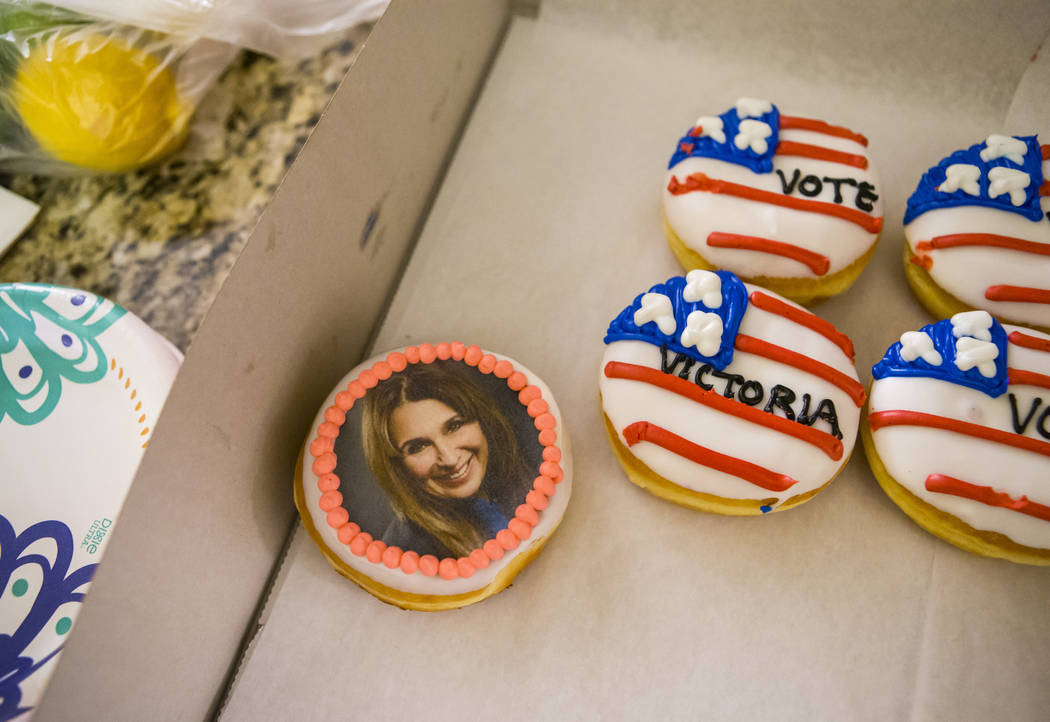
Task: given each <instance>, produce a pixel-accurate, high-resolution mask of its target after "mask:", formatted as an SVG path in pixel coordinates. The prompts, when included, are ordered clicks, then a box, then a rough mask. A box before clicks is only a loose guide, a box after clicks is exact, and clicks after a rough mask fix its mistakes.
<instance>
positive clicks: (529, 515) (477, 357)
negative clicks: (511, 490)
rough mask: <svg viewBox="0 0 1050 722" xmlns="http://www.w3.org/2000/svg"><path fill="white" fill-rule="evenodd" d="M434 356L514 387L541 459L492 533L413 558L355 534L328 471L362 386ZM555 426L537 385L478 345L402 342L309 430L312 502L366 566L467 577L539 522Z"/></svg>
mask: <svg viewBox="0 0 1050 722" xmlns="http://www.w3.org/2000/svg"><path fill="white" fill-rule="evenodd" d="M438 359H441V360H442V361H445V360H448V359H452V360H454V361H462V362H463V363H465V364H467V365H468V366H472V367H474V368H476V369H477V370H478V371H480V372H481V373H483V374H492V375H494V376H496V377H497V378H501V379H505V380H506V383H507V386H508V387H509V388H510V389H511V390H512V391H517V392H518V401H519V402H521V405H522V406H524V407H525V409H526V411H527V412H528V414H529V416H531V417H532V419H533V424H534V426H535V427H536V429H537V431H538V432H539V434H538V439H539V442H540V445H541V446H543V462H542V463H541V464H540V468H539V472H540V473H539V476H537V477H536V479H535V480H534V481H533V483H532V489H531V490H530V491H529V493H528V494H526V496H525V503H523V504H521V505H519V506H518V508H517V509H516V510H515V513H514V518H513V519H511V520H510V521H509V522H508V523H507V526H506V528H504V529H501V530H500V531H499V532H498V533H497V534H496V536H495V537H493V538H492V539H489V540H487V541H486V542H485V543H484V544H482V545H481V547H479V548H477V549H474V550H473V551H472V552H470V554H468V555H467V556H464V557H459V558H458V559H456V558H453V557H446V558H444V559H438V558H437V557H435V556H433V555H432V554H426V555H424V556H419V554H417V553H416V552H414V551H404V550H402V549H401V548H399V547H396V546H387V545H386V544H384V543H383V542H382V541H380V540H378V539H373V538H372V535H371V534H369V533H368V532H364V531H361V527H359V526H358V525H357V524H355V523H354V522H352V521H350V513H349V512H348V511H347V510H346V509H345V508H344V507H343V506H342V504H343V495H342V494H341V493H339V482H340V480H339V477H338V476H336V474H335V473H334V471H335V467H336V456H335V452H334V451H333V449H334V444H335V439H336V438H337V437H338V436H339V432H340V430H341V428H342V425H343V423H344V422H345V421H346V412H347V411H349V410H350V409H351V408H352V407H353V405H354V402H355V401H356V400H357V399H360V398H363V397H364V396H365V394H367V393H368V390H369V389H371V388H373V387H375V386H376V385H377V384H378V383H379V382H380V381H384V380H386V379H388V378H390V376H391V375H392V374H394V373H397V372H400V371H403V370H404V369H405V368H406V367H407V366H408V365H409V364H416V363H424V364H429V363H433V362H434V361H435V360H438ZM556 425H557V421H556V419H555V418H554V415H553V414H552V413H550V405H549V404H548V403H547V401H546V400H545V399H544V398H543V393H542V392H541V391H540V389H539V387H538V386H535V385H533V384H530V383H529V382H528V378H527V377H526V376H525V374H523V373H522V372H521V371H518V370H516V369H515V368H514V364H512V363H511V362H510V361H508V360H506V359H502V360H497V359H496V357H495V356H493V355H492V354H489V353H485V352H484V351H483V350H482V349H481V347H479V346H464V345H463V344H462V343H460V342H459V341H453V342H451V343H444V342H443V343H439V344H436V345H435V344H429V343H423V344H420V345H418V346H409V347H408V348H406V349H404V350H403V351H394V352H392V353H390V354H388V355H387V356H386V358H385V359H383V360H381V361H376V362H375V363H374V364H372V366H371V367H370V368H367V369H365V370H364V371H362V372H361V373H360V374H358V375H357V377H356V378H354V379H352V380H351V381H350V383H349V384H347V387H346V389H344V390H342V391H340V392H339V393H337V394H336V395H335V404H334V405H332V406H329V407H328V408H327V409H325V412H324V421H322V422H321V423H320V424H319V425H318V427H317V434H316V436H314V438H313V440H312V441H311V442H310V445H309V452H310V455H311V456H312V457H314V462H313V464H312V465H311V467H310V470H311V472H312V473H313V474H314V476H316V477H317V488H318V489H319V490H320V491H321V497H320V499H319V500H318V502H317V506H318V508H319V509H320V510H321V511H322V512H323V513H324V514H325V519H326V521H327V523H328V526H330V527H332V528H333V529H335V530H336V534H337V535H338V538H339V542H340V543H342V544H345V545H346V546H347V547H349V549H350V552H351V553H352V554H354V555H355V556H359V557H365V558H366V559H368V561H370V562H372V563H373V564H382V565H384V566H386V567H387V568H389V569H400V570H401V571H402V572H404V573H405V574H415V573H416V572H419V573H421V574H423V575H424V576H428V577H432V576H435V575H437V576H440V577H441V578H442V579H456V578H457V577H463V578H467V577H470V576H473V575H474V572H476V571H477V570H479V569H484V568H485V567H487V566H488V565H489V564H490V563H491V562H493V561H496V560H498V559H501V558H502V557H503V555H504V553H506V552H508V551H512V550H514V549H517V547H518V545H519V544H521V542H523V541H526V540H527V539H528V538H529V537H530V536H532V529H533V527H535V526H536V524H538V523H539V520H540V516H539V513H540V512H541V511H543V510H544V509H546V508H547V505H548V504H549V503H550V498H551V497H552V496H554V492H555V491H556V490H557V485H558V484H559V483H560V482H561V480H562V479H563V478H564V476H565V475H564V473H563V472H562V469H561V466H560V465H559V462H560V461H561V458H562V452H561V448H560V447H559V446H558V444H557V440H558V434H557V432H556V431H555V427H556Z"/></svg>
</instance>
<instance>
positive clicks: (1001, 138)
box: [981, 133, 1028, 165]
mask: <svg viewBox="0 0 1050 722" xmlns="http://www.w3.org/2000/svg"><path fill="white" fill-rule="evenodd" d="M984 145H985V147H984V148H983V149H982V150H981V160H983V161H984V162H985V163H987V162H988V161H991V160H995V159H996V158H1003V157H1005V158H1006V159H1007V160H1009V161H1011V162H1013V163H1016V164H1017V165H1023V164H1024V156H1025V153H1027V152H1028V146H1027V145H1026V144H1025V142H1024V141H1023V140H1018V139H1017V138H1013V137H1011V136H1009V135H999V134H998V133H993V134H992V135H990V136H988V138H987V139H986V140H985V141H984Z"/></svg>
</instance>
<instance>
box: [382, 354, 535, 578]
mask: <svg viewBox="0 0 1050 722" xmlns="http://www.w3.org/2000/svg"><path fill="white" fill-rule="evenodd" d="M451 363H456V362H441V361H437V362H434V363H431V364H425V365H423V364H417V365H412V366H409V367H407V368H405V369H404V371H401V372H400V373H395V374H394V375H393V376H391V377H390V378H389V379H387V380H385V381H382V382H381V383H379V385H377V386H376V387H375V388H373V389H371V390H370V391H369V392H368V394H367V395H366V396H365V397H364V399H363V402H364V411H363V418H362V422H361V439H362V443H363V446H364V452H365V459H366V461H367V463H368V467H369V468H370V469H371V471H372V474H373V475H374V476H375V479H376V481H377V482H378V483H379V486H380V487H381V488H382V489H383V491H385V492H386V496H387V498H388V500H389V502H390V506H391V508H392V510H393V513H394V519H393V521H391V522H390V523H389V525H388V526H387V528H386V530H385V531H384V532H383V533H382V536H381V537H380V538H381V539H382V541H383V542H384V543H386V544H387V545H388V546H398V547H400V548H401V549H403V550H412V551H415V552H417V553H419V554H420V555H423V554H434V555H435V556H437V557H439V558H441V557H447V556H452V557H462V556H466V555H467V554H469V553H470V552H471V551H472V550H474V549H477V548H479V547H480V546H481V545H482V544H484V542H485V541H486V540H488V539H491V538H493V537H494V536H495V535H496V533H497V532H498V531H500V530H501V529H503V528H505V527H506V526H507V522H508V521H509V520H510V519H511V518H512V517H513V515H514V510H515V509H516V508H517V506H518V505H519V504H521V503H523V502H524V500H525V495H526V494H527V493H528V490H529V489H530V487H531V485H532V479H533V477H534V476H535V473H533V472H534V471H535V470H530V467H529V466H528V464H527V463H526V461H525V458H524V456H523V454H522V450H521V448H520V445H519V443H518V439H517V434H516V433H515V430H514V426H513V425H512V423H511V422H510V421H508V419H507V416H506V413H505V412H504V410H503V409H501V405H500V404H499V403H498V402H497V401H496V399H494V398H492V397H490V396H489V395H487V394H486V393H485V392H484V391H483V390H482V389H481V388H480V387H479V386H478V385H477V384H475V383H473V382H472V381H471V380H470V379H468V377H467V375H466V374H474V375H477V376H479V377H481V376H482V374H480V373H479V372H477V371H475V370H473V369H470V367H464V368H465V369H466V374H464V373H463V372H461V370H452V369H451V368H449V366H448V364H451ZM503 388H504V389H505V390H506V387H505V385H504V386H503ZM507 393H508V395H509V397H510V399H511V401H510V402H509V403H506V404H503V406H506V407H509V410H511V412H512V413H516V414H520V415H523V416H524V418H525V419H526V420H528V415H527V413H526V412H525V410H524V408H523V407H522V406H521V405H520V404H518V402H517V399H516V396H515V395H513V392H510V391H509V390H507ZM515 407H516V408H515Z"/></svg>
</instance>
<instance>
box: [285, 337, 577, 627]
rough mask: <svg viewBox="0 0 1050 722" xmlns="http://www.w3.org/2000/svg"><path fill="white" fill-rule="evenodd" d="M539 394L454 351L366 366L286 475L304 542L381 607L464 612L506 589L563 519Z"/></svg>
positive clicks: (480, 355)
mask: <svg viewBox="0 0 1050 722" xmlns="http://www.w3.org/2000/svg"><path fill="white" fill-rule="evenodd" d="M566 444H567V440H566V436H565V431H564V428H563V424H562V419H561V414H560V412H559V410H558V406H557V404H555V402H554V399H553V397H552V395H551V391H550V389H549V388H548V387H547V386H546V384H544V383H543V381H541V380H540V379H539V378H538V377H536V375H535V374H533V373H532V372H530V371H529V370H528V369H526V368H524V367H523V366H521V365H520V364H519V363H517V362H516V361H512V360H511V359H509V358H507V357H505V356H501V355H499V354H494V353H490V352H488V351H484V350H483V349H481V348H479V347H478V346H465V345H463V344H462V343H459V342H453V343H438V344H430V343H424V344H420V345H418V346H409V347H407V348H403V349H399V350H397V351H393V352H391V353H389V354H384V355H381V356H377V357H375V358H373V359H370V360H368V361H365V362H364V363H363V364H361V365H359V366H358V367H357V368H355V369H353V370H352V371H351V372H350V373H349V374H347V376H346V377H345V378H344V379H343V380H342V381H341V382H340V383H339V384H338V385H337V386H336V388H335V389H334V390H333V391H332V392H331V394H329V396H328V398H327V399H326V400H325V402H324V404H322V406H321V410H320V411H319V412H318V414H317V416H316V418H315V419H314V423H313V426H312V427H311V431H310V433H309V435H308V437H307V440H306V444H305V446H304V449H303V453H302V455H301V456H300V461H299V465H298V468H297V470H296V474H295V502H296V506H297V507H298V509H299V513H300V516H301V518H302V521H303V524H304V526H305V527H306V530H307V532H308V533H309V534H310V536H311V538H312V539H313V540H314V542H316V543H317V545H318V547H320V549H321V551H322V552H323V554H324V555H325V557H326V558H327V559H328V561H329V562H330V563H331V564H332V566H334V567H335V569H336V570H337V571H338V572H340V573H341V574H343V575H344V576H346V577H348V578H349V579H351V580H353V581H354V582H356V583H357V584H358V585H360V586H361V587H363V588H364V589H365V590H367V591H368V592H370V593H372V594H373V595H375V596H376V597H378V598H379V599H381V600H383V601H384V602H388V603H390V604H394V605H396V606H399V607H402V608H405V609H416V610H424V611H436V610H442V609H451V608H454V607H461V606H464V605H467V604H472V603H474V602H477V601H481V600H482V599H485V598H486V597H488V596H491V595H492V594H495V593H496V592H498V591H500V590H501V589H503V588H505V587H506V586H508V585H509V584H510V583H511V581H512V580H513V579H514V577H515V575H516V574H517V573H518V572H519V571H521V569H522V568H524V567H525V565H526V564H528V563H529V561H531V560H532V559H533V558H534V557H535V556H536V554H538V553H539V551H540V549H541V548H542V547H543V544H544V543H545V541H546V540H547V538H548V537H549V536H550V535H551V534H552V533H553V532H554V530H555V528H556V527H557V526H558V523H559V521H560V520H561V517H562V514H563V513H564V511H565V508H566V505H567V504H568V501H569V496H570V494H571V491H572V463H571V460H570V457H569V454H568V449H567V446H566Z"/></svg>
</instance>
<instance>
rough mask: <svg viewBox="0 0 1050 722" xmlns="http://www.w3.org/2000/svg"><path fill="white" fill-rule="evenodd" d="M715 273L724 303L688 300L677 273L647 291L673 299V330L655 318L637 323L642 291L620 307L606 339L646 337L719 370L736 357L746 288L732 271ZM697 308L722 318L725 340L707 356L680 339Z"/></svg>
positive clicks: (656, 343) (606, 340) (683, 283)
mask: <svg viewBox="0 0 1050 722" xmlns="http://www.w3.org/2000/svg"><path fill="white" fill-rule="evenodd" d="M714 273H715V274H716V275H717V276H718V277H719V278H720V279H721V281H722V305H721V306H719V307H718V308H709V307H708V306H706V305H704V303H703V302H702V301H695V302H694V301H686V300H685V299H684V298H683V297H682V292H683V291H684V289H685V286H686V279H685V277H684V276H675V277H674V278H670V279H668V280H667V281H666V282H665V283H658V284H656V285H655V286H653V287H652V288H650V289H649V291H648V293H659V294H663V295H665V296H667V297H668V298H669V299H670V300H671V308H672V312H673V315H674V321H675V330H674V333H671V334H666V333H664V332H663V331H661V330H660V328H659V327H658V326H657V323H656V321H647V322H645V323H643V324H642V325H641V326H637V325H636V324H635V323H634V315H635V312H636V311H638V310H639V309H640V308H641V307H642V297H643V296H644V295H645V294H644V293H640V294H638V295H637V296H636V297H635V299H634V301H633V302H632V303H631V305H629V306H628V307H627V308H625V309H624V310H623V311H621V312H620V313H619V314H618V315H617V316H616V318H614V319H613V321H612V323H610V324H609V329H608V331H606V334H605V343H612V342H613V341H624V340H635V341H645V342H646V343H651V344H653V345H654V346H666V347H667V348H668V349H669V350H671V351H675V352H677V353H682V354H685V355H686V356H688V357H690V358H693V359H695V360H697V361H700V362H701V363H709V364H711V365H712V366H713V367H714V368H716V369H718V370H722V369H724V368H725V367H726V366H728V365H729V364H730V363H732V361H733V348H734V345H735V343H736V336H737V332H738V331H739V330H740V322H741V321H742V320H743V318H744V313H745V312H746V311H747V305H748V298H747V288H746V287H745V286H744V284H743V282H742V281H741V280H740V279H739V278H737V277H736V276H735V275H733V274H732V273H730V272H729V271H715V272H714ZM694 311H705V312H709V313H714V314H717V315H718V316H719V318H721V319H722V342H721V344H720V346H719V349H718V353H716V354H715V355H713V356H704V355H702V354H701V353H700V352H699V350H698V349H697V348H696V347H695V346H689V347H685V346H683V345H682V344H681V342H680V338H681V333H682V330H683V329H684V328H685V327H686V319H687V318H688V317H689V314H691V313H692V312H694Z"/></svg>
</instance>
